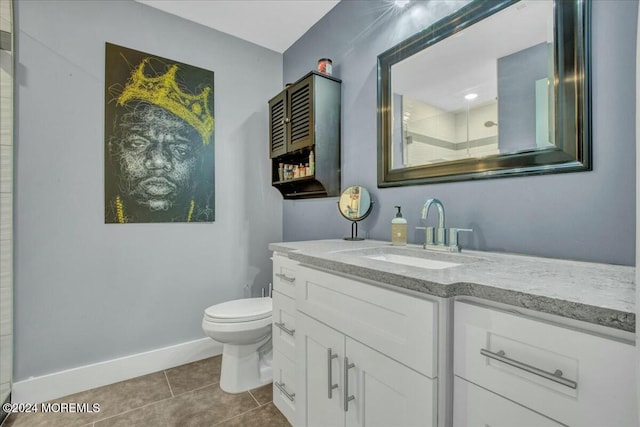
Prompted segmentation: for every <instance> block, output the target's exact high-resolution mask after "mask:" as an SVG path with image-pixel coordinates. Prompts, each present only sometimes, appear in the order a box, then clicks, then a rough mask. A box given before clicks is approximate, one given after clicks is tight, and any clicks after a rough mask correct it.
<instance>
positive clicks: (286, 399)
mask: <svg viewBox="0 0 640 427" xmlns="http://www.w3.org/2000/svg"><path fill="white" fill-rule="evenodd" d="M272 369H273V404H274V405H276V407H277V408H278V409H279V410H280V412H282V413H283V414H284V416H285V417H287V420H289V422H290V423H291V424H294V421H295V414H296V380H295V378H296V377H295V375H296V364H295V363H294V362H293V361H291V360H290V359H289V358H288V357H287V356H285V355H283V354H282V353H281V352H279V351H278V350H276V349H274V350H273V363H272Z"/></svg>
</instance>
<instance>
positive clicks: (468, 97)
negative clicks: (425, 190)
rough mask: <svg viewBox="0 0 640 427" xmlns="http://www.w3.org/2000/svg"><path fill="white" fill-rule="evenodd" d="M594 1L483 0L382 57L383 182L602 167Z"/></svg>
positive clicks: (380, 147)
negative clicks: (594, 144)
mask: <svg viewBox="0 0 640 427" xmlns="http://www.w3.org/2000/svg"><path fill="white" fill-rule="evenodd" d="M589 52H590V2H589V1H586V0H555V1H553V0H497V1H485V0H474V1H471V2H470V3H467V4H466V5H464V6H463V7H461V8H460V9H458V10H456V11H455V12H453V13H452V14H450V15H449V16H447V17H446V18H444V19H442V20H440V21H438V22H436V23H435V24H433V25H431V26H430V27H428V28H426V29H424V30H422V31H421V32H419V33H417V34H415V35H413V36H412V37H410V38H408V39H407V40H404V41H403V42H401V43H399V44H398V45H396V46H394V47H393V48H391V49H389V50H387V51H386V52H384V53H382V54H380V55H379V56H378V186H379V187H393V186H401V185H415V184H427V183H432V182H446V181H461V180H470V179H482V178H495V177H502V176H518V175H531V174H544V173H559V172H575V171H587V170H591V169H592V158H591V130H590V127H591V118H590V115H591V102H590V59H589V57H590V54H589Z"/></svg>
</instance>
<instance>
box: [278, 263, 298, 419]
mask: <svg viewBox="0 0 640 427" xmlns="http://www.w3.org/2000/svg"><path fill="white" fill-rule="evenodd" d="M297 267H298V263H296V262H295V261H292V260H290V259H289V258H287V257H285V256H282V255H278V254H277V253H276V254H274V255H273V315H272V318H273V335H272V337H273V362H272V370H273V403H274V405H276V407H277V408H278V409H279V410H280V412H282V413H283V414H284V415H285V417H287V419H288V420H289V422H291V423H292V424H293V423H294V420H295V413H296V336H295V335H296V333H297V331H296V328H297V326H296V316H297V315H296V308H295V287H296V281H297Z"/></svg>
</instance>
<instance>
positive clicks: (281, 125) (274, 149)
mask: <svg viewBox="0 0 640 427" xmlns="http://www.w3.org/2000/svg"><path fill="white" fill-rule="evenodd" d="M287 132H288V129H287V93H286V92H284V91H283V92H282V93H280V94H279V95H278V96H276V97H275V98H273V99H272V100H271V101H269V143H270V144H271V158H272V159H273V158H274V157H278V156H281V155H283V154H285V153H286V152H287Z"/></svg>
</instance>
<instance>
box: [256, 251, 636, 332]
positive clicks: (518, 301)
mask: <svg viewBox="0 0 640 427" xmlns="http://www.w3.org/2000/svg"><path fill="white" fill-rule="evenodd" d="M394 248H401V249H399V251H407V250H408V251H410V253H411V254H412V255H413V256H417V257H423V258H428V259H432V260H441V261H449V262H451V261H453V262H456V263H458V264H460V265H459V266H456V267H452V268H445V269H440V270H432V269H425V268H420V267H413V266H408V265H402V264H396V263H391V262H386V261H381V260H374V259H371V258H367V257H366V256H363V255H374V256H375V255H376V254H382V253H383V252H386V253H393V252H394V251H395V250H396V249H394ZM269 249H270V250H272V251H275V252H280V253H283V254H287V256H288V257H289V258H291V259H293V260H296V261H299V262H300V263H302V264H306V265H309V266H312V267H319V268H323V269H328V270H333V271H336V272H340V273H344V274H350V275H353V276H357V277H361V278H364V279H369V280H374V281H377V282H382V283H385V284H389V285H393V286H398V287H401V288H405V289H411V290H414V291H418V292H423V293H427V294H430V295H435V296H439V297H445V298H447V297H454V296H463V295H466V296H474V297H478V298H483V299H488V300H492V301H496V302H501V303H505V304H509V305H513V306H517V307H524V308H528V309H533V310H537V311H541V312H544V313H549V314H555V315H559V316H563V317H567V318H572V319H577V320H582V321H587V322H590V323H595V324H599V325H603V326H608V327H613V328H616V329H621V330H624V331H630V332H633V331H635V298H636V297H635V268H634V267H628V266H619V265H609V264H597V263H590V262H578V261H568V260H560V259H551V258H541V257H532V256H525V255H514V254H505V253H495V252H480V251H463V252H462V253H459V254H458V253H440V252H436V251H426V250H424V249H422V247H421V246H417V245H408V246H405V247H395V246H391V244H390V243H389V242H381V241H375V240H364V241H358V242H350V241H345V240H314V241H303V242H284V243H272V244H270V245H269ZM398 253H399V254H400V253H401V252H398ZM404 253H406V252H404Z"/></svg>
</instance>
